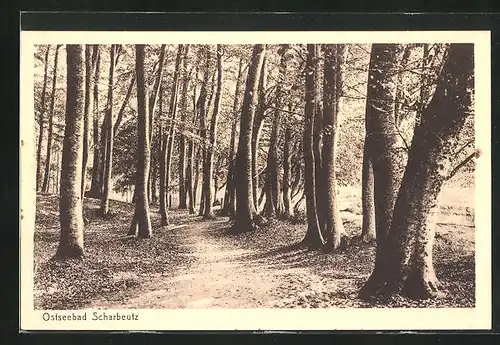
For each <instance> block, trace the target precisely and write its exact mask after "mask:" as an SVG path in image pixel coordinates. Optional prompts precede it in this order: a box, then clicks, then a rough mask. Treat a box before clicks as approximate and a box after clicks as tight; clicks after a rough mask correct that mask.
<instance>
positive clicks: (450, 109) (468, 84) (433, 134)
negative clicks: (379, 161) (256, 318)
mask: <svg viewBox="0 0 500 345" xmlns="http://www.w3.org/2000/svg"><path fill="white" fill-rule="evenodd" d="M473 73H474V45H473V44H451V45H450V48H449V52H448V57H447V60H446V62H445V64H444V66H443V71H442V73H441V74H440V77H439V79H438V82H437V87H436V91H435V93H434V95H433V97H432V100H431V102H430V103H429V105H428V106H427V107H426V108H425V109H424V111H423V112H422V115H421V116H422V117H421V122H420V124H419V125H418V126H417V127H416V128H415V133H414V136H413V140H412V144H411V147H410V153H409V158H408V164H407V166H406V170H405V173H404V177H403V181H402V183H401V188H400V189H399V194H398V196H397V201H396V205H395V207H394V215H393V219H392V222H391V226H390V230H389V235H388V240H387V243H386V251H384V252H383V253H382V254H383V255H384V260H383V262H384V269H383V270H382V269H379V270H376V269H375V270H374V271H373V273H372V276H371V277H370V279H369V280H368V282H367V283H366V285H365V286H364V287H363V289H362V291H361V296H362V297H365V298H366V297H375V296H379V295H383V296H387V295H391V294H394V293H402V294H405V295H407V296H409V297H411V298H416V299H426V298H431V297H435V296H438V295H439V285H440V284H439V282H438V280H437V278H436V274H435V271H434V267H433V262H432V249H433V243H434V227H435V223H434V219H433V216H434V214H435V207H436V202H437V198H438V195H439V192H440V190H441V187H442V185H443V183H444V182H445V181H446V180H447V179H448V178H449V177H451V176H452V172H453V171H454V170H455V169H451V167H452V166H451V159H452V157H453V153H454V152H455V151H456V149H457V148H456V146H457V142H458V138H459V135H460V133H461V131H462V129H463V128H464V124H465V120H466V118H467V117H468V116H471V114H472V113H473V105H472V103H473V102H472V99H473V92H474V75H473ZM377 236H378V233H377ZM377 241H378V238H377Z"/></svg>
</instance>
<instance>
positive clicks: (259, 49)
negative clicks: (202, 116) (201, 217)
mask: <svg viewBox="0 0 500 345" xmlns="http://www.w3.org/2000/svg"><path fill="white" fill-rule="evenodd" d="M265 51H266V47H265V45H263V44H256V45H254V47H253V52H252V59H251V62H250V66H249V69H248V76H247V80H246V86H245V96H244V98H243V108H242V112H241V120H240V138H239V142H238V151H237V155H236V168H235V181H236V183H235V184H236V202H237V205H236V216H235V222H234V227H233V230H234V231H235V232H246V231H250V230H253V229H255V224H254V220H253V217H254V214H255V213H256V210H255V205H254V203H253V188H252V130H253V123H254V116H255V112H256V107H257V102H258V84H259V80H260V73H261V72H260V71H261V69H262V64H263V60H264V55H265Z"/></svg>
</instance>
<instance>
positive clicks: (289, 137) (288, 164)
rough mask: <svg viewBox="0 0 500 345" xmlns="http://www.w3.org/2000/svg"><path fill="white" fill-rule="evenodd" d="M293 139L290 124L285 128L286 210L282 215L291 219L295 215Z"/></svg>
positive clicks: (284, 202)
mask: <svg viewBox="0 0 500 345" xmlns="http://www.w3.org/2000/svg"><path fill="white" fill-rule="evenodd" d="M291 141H292V129H291V128H290V126H286V128H285V140H284V148H283V206H284V212H283V214H282V217H283V218H285V219H289V218H290V217H291V216H292V215H293V208H292V198H291V190H290V186H291V176H290V175H291V174H290V172H291V171H290V170H291V154H290V143H291Z"/></svg>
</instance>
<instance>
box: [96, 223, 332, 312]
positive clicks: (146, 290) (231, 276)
mask: <svg viewBox="0 0 500 345" xmlns="http://www.w3.org/2000/svg"><path fill="white" fill-rule="evenodd" d="M225 226H227V221H226V220H216V221H194V222H190V223H188V224H187V226H185V227H182V228H177V229H175V228H174V229H172V230H159V231H173V232H175V236H176V237H178V239H179V242H180V243H181V246H187V247H188V248H186V249H187V252H188V254H180V255H190V256H193V259H194V260H190V264H188V265H187V267H182V268H180V269H179V270H177V271H176V273H174V275H173V276H170V277H165V276H160V277H152V279H151V280H149V281H144V282H141V286H140V287H138V288H137V289H133V290H132V291H128V292H126V293H125V294H123V295H122V296H115V297H116V298H113V300H112V301H110V300H94V301H93V303H92V307H95V308H120V309H121V308H139V309H176V308H256V307H259V308H263V307H276V306H278V305H280V304H282V303H286V300H287V299H288V298H287V297H288V296H286V295H288V294H290V293H291V294H293V295H294V297H295V298H296V297H297V291H294V290H295V289H294V288H292V289H290V287H291V286H292V285H293V286H301V287H302V288H306V287H308V288H310V287H311V284H312V283H316V284H315V285H316V289H318V288H321V285H322V284H321V283H322V278H320V277H319V276H316V275H315V274H313V273H312V272H308V270H307V269H306V268H301V267H284V265H285V266H289V265H286V263H283V262H282V263H281V264H277V263H276V262H274V261H273V260H269V258H270V256H269V255H270V254H269V252H266V251H265V250H264V249H262V250H260V249H256V248H253V249H242V248H241V246H239V245H238V243H235V241H231V238H227V236H226V237H224V236H220V235H221V234H222V233H223V232H224V231H225V229H224V228H225ZM298 251H299V252H300V249H298ZM294 253H295V254H298V252H294ZM277 255H278V256H280V255H281V254H279V253H277ZM284 255H285V256H287V254H286V253H285V254H284ZM273 257H274V258H276V257H275V256H274V255H273ZM292 266H293V265H292ZM304 277H307V282H306V281H305V279H304ZM302 280H304V281H303V282H302ZM287 282H289V284H287ZM297 283H299V284H297ZM285 291H286V292H285Z"/></svg>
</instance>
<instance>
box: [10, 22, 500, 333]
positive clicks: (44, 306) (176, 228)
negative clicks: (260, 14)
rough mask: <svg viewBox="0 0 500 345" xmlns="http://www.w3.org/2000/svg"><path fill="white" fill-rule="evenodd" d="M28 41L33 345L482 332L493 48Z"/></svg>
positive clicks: (354, 37) (463, 41) (202, 39)
mask: <svg viewBox="0 0 500 345" xmlns="http://www.w3.org/2000/svg"><path fill="white" fill-rule="evenodd" d="M21 36H22V37H21V57H22V63H21V104H22V105H21V117H20V118H21V120H20V124H21V139H22V141H21V148H20V150H21V166H20V169H21V186H20V191H21V194H20V200H21V205H20V209H21V218H22V221H21V230H20V239H21V259H20V260H21V290H22V291H21V311H22V313H21V320H22V321H21V323H23V322H24V323H25V325H26V327H27V329H143V330H147V329H192V330H196V329H212V328H213V329H247V328H250V329H252V328H253V327H254V328H255V329H257V328H258V329H369V328H374V329H393V328H406V329H413V328H415V327H416V328H426V327H428V328H430V329H432V328H448V329H455V328H469V329H471V328H489V327H490V322H491V319H490V318H491V267H490V262H491V248H490V246H491V244H490V243H491V240H490V239H491V224H490V221H491V220H490V218H491V213H490V212H491V211H490V205H491V204H490V203H491V197H490V193H491V178H490V170H491V166H490V164H491V163H490V126H491V125H490V108H489V107H490V94H489V92H490V89H489V88H490V82H491V80H490V78H491V76H490V54H489V49H490V36H489V32H481V31H477V32H460V31H450V32H432V31H429V32H413V33H411V32H393V33H388V32H380V33H377V32H321V33H315V32H300V33H292V32H281V33H279V32H269V33H262V32H260V33H258V34H257V33H251V32H249V33H237V32H234V33H230V32H225V33H224V32H221V33H216V32H212V33H209V32H206V33H180V32H178V33H172V32H154V33H145V32H122V33H112V32H88V33H87V32H83V33H82V32H66V33H62V32H50V33H43V32H23V33H22V35H21ZM478 248H479V250H478ZM259 313H260V314H259ZM23 314H24V315H23ZM259 315H260V316H259ZM250 319H252V320H250ZM203 320H205V321H203ZM203 322H205V323H203ZM273 322H276V325H275V324H273ZM405 322H406V323H405ZM181 323H184V324H182V325H181ZM358 324H359V325H358ZM266 325H268V327H266ZM405 325H406V326H405ZM426 325H427V326H426ZM100 327H102V328H100Z"/></svg>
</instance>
